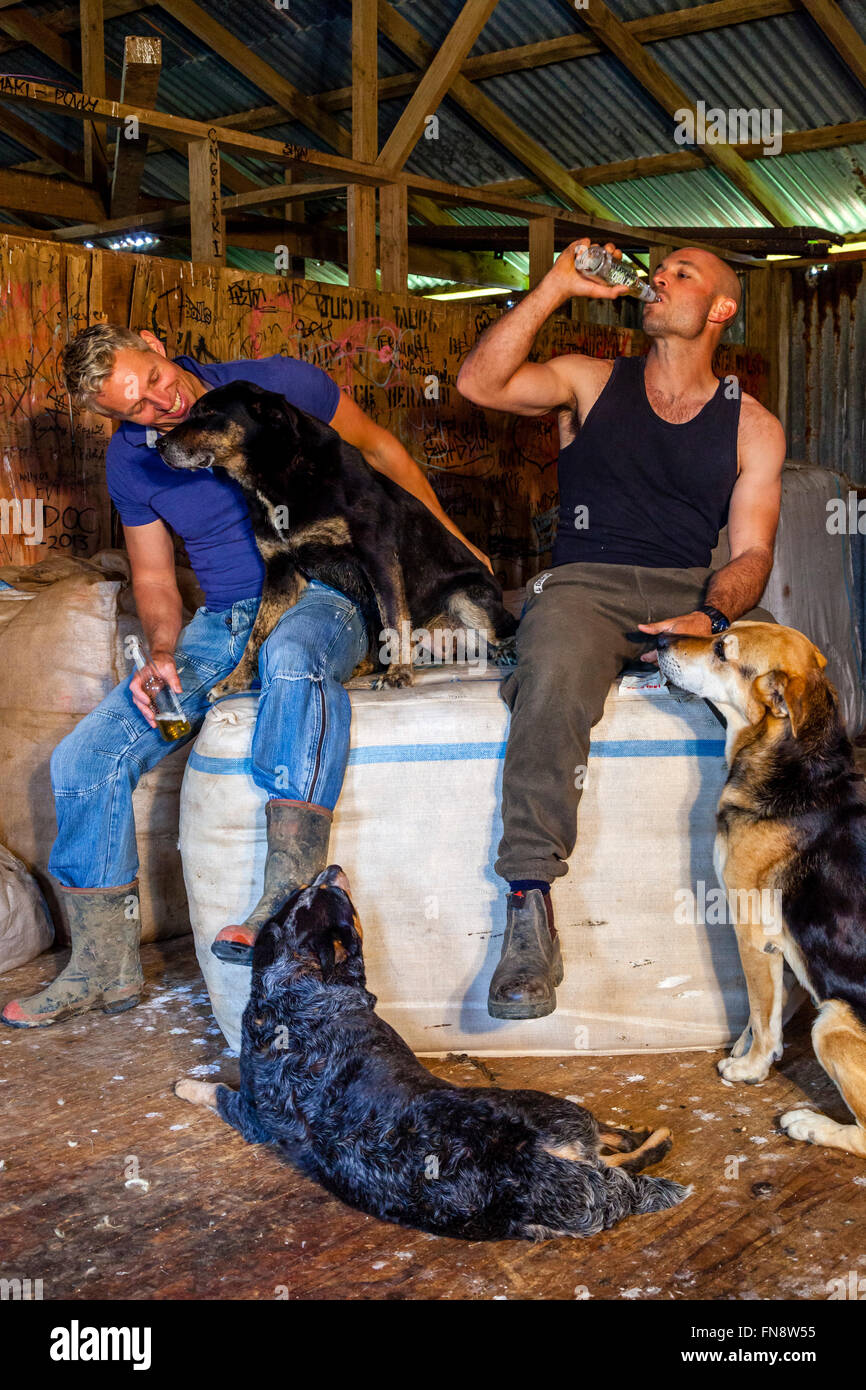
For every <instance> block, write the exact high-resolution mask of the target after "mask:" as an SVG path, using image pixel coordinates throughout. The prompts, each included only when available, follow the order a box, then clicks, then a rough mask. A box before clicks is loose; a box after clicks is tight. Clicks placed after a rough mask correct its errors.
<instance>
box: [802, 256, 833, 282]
mask: <svg viewBox="0 0 866 1390" xmlns="http://www.w3.org/2000/svg"><path fill="white" fill-rule="evenodd" d="M829 269H830V267H829V265H828V264H827V262H826V261H824V262H823V263H822V264H821V265H810V266H809V269H808V270H807V271H806V274H805V275H804V277H803V278H804V280H805V281H806V284H807V285H816V284H817V283H818V281H819V280H820V278H821V276H822V275H823V274H824V272H825V271H827V270H829Z"/></svg>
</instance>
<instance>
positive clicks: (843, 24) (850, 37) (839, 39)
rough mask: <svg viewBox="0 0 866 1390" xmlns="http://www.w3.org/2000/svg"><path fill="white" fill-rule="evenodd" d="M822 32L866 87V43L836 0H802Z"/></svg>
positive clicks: (848, 67) (847, 66)
mask: <svg viewBox="0 0 866 1390" xmlns="http://www.w3.org/2000/svg"><path fill="white" fill-rule="evenodd" d="M800 3H801V4H802V6H803V9H804V10H808V12H809V14H810V15H811V16H812V19H814V21H815V23H816V24H817V25H818V28H819V29H820V30H821V32H822V33H823V34H824V35H825V36H826V37H827V38H828V39H829V40H830V43H831V44H832V45H833V47H834V48H835V50H836V52H837V53H838V54H839V57H840V58H841V59H842V62H843V63H844V64H845V66H846V68H847V69H848V70H849V72H851V73H853V74H854V76H855V77H856V78H857V81H858V82H859V83H860V86H861V87H866V43H864V42H863V40H862V39H861V37H860V35H859V34H858V33H857V30H856V29H855V28H854V25H853V24H852V23H851V21H850V19H849V18H848V17H847V15H845V14H843V12H842V9H841V7H840V6H839V5H838V4H836V3H835V0H800Z"/></svg>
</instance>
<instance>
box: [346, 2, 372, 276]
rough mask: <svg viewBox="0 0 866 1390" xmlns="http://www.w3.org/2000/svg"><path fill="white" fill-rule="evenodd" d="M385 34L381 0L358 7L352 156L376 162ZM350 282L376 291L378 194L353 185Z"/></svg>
mask: <svg viewBox="0 0 866 1390" xmlns="http://www.w3.org/2000/svg"><path fill="white" fill-rule="evenodd" d="M378 78H379V33H378V28H377V25H376V0H353V3H352V90H353V92H354V100H353V102H352V156H353V158H355V159H363V160H366V161H367V163H370V164H372V163H374V162H375V159H376V154H377V152H378V149H379V126H378V117H379V102H378V98H377V95H376V86H377V82H378ZM346 230H347V233H348V247H349V250H348V256H349V284H350V285H357V286H358V288H359V289H363V290H371V289H375V288H376V190H375V188H371V187H370V185H369V184H363V183H354V184H351V185H350V187H349V189H348V192H347V194H346Z"/></svg>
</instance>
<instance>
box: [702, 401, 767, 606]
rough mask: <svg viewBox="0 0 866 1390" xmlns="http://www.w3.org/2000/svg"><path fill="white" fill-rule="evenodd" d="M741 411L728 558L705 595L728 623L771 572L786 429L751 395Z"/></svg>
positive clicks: (759, 590)
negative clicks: (752, 398) (738, 461)
mask: <svg viewBox="0 0 866 1390" xmlns="http://www.w3.org/2000/svg"><path fill="white" fill-rule="evenodd" d="M743 412H744V415H743V420H742V425H741V444H740V451H739V452H740V476H739V478H738V479H737V482H736V484H735V486H734V490H733V492H732V494H731V504H730V508H729V510H728V539H729V541H730V546H731V558H730V560H729V561H728V563H727V564H726V565H724V566H723V567H722V568H721V569H720V570H717V571H716V573H715V574H714V575H713V576H712V578H711V580H710V582H709V585H708V587H707V599H706V601H707V603H710V604H712V605H713V607H714V608H718V609H719V610H720V611H721V612H722V613H724V614H725V616H726V617H727V618H730V620H731V622H734V621H735V619H737V618H739V617H742V615H743V613H748V611H749V609H750V608H754V607H755V606H756V604H757V603H758V601H759V599H760V597H761V594H762V593H763V592H764V589H765V587H766V584H767V580H768V579H769V577H770V570H771V569H772V567H773V546H774V543H775V539H776V528H777V527H778V524H779V508H780V506H781V501H782V468H783V466H784V462H785V431H784V430H783V429H782V426H781V424H780V423H779V421H778V420H777V419H776V417H775V415H771V414H770V412H769V411H768V410H765V409H764V408H763V406H760V405H758V403H757V401H752V400H751V398H749V399H748V401H744V402H743Z"/></svg>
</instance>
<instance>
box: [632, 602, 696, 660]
mask: <svg viewBox="0 0 866 1390" xmlns="http://www.w3.org/2000/svg"><path fill="white" fill-rule="evenodd" d="M638 630H639V631H640V632H646V633H649V635H650V636H652V637H654V636H655V635H656V633H659V632H686V633H688V634H689V635H690V636H692V637H710V636H711V635H712V631H713V625H712V623H711V622H710V620H709V618H708V617H707V615H706V613H684V614H683V616H682V617H681V618H664V619H663V620H662V622H660V623H638ZM658 659H659V654H658V652H657V651H656V650H655V649H653V651H651V652H644V654H643V656H642V657H641V661H655V662H657V661H658Z"/></svg>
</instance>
